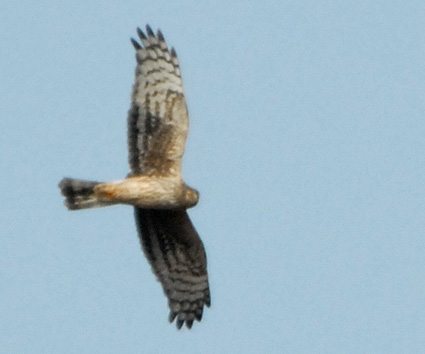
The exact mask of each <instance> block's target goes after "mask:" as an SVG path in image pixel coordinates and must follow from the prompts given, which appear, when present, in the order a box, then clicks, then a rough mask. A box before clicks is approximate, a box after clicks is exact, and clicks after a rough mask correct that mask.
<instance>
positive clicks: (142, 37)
mask: <svg viewBox="0 0 425 354" xmlns="http://www.w3.org/2000/svg"><path fill="white" fill-rule="evenodd" d="M137 34H138V35H139V37H140V39H141V40H144V39H147V37H146V35H145V34H144V33H143V31H142V30H141V29H140V27H137Z"/></svg>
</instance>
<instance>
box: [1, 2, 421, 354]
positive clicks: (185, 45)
mask: <svg viewBox="0 0 425 354" xmlns="http://www.w3.org/2000/svg"><path fill="white" fill-rule="evenodd" d="M146 23H149V24H150V25H151V26H152V27H153V28H154V29H156V28H161V30H162V31H163V33H164V36H165V38H166V40H167V42H168V43H169V45H171V46H174V47H175V48H176V50H177V53H178V55H179V58H180V62H181V68H182V73H183V78H184V83H185V88H186V94H187V99H188V106H189V110H190V115H191V130H190V135H189V139H188V142H187V149H186V155H185V160H184V176H185V179H186V180H187V182H188V184H190V185H192V186H194V187H196V188H197V189H198V190H199V191H200V192H201V201H200V203H199V205H198V206H197V207H196V208H194V209H192V210H191V211H190V216H191V218H192V220H193V222H194V225H195V226H196V228H197V230H198V231H199V233H200V235H201V237H202V239H203V241H204V244H205V246H206V249H207V256H208V262H209V275H210V283H211V291H212V306H211V308H210V309H207V310H206V311H205V313H204V318H203V320H202V322H201V323H196V324H195V325H194V327H193V329H192V330H191V331H188V330H186V329H183V330H182V331H177V330H176V329H175V327H174V325H170V324H168V322H167V316H168V309H167V303H166V299H165V297H164V296H163V294H162V290H161V288H160V285H159V283H157V282H156V280H155V278H154V276H153V274H152V273H151V271H150V268H149V265H148V264H147V261H146V259H145V258H144V256H143V254H142V252H141V250H140V246H139V241H138V238H137V234H136V229H135V225H134V220H133V213H132V210H131V208H129V207H124V206H117V207H111V208H104V209H98V210H88V211H80V212H72V213H71V212H69V211H67V210H66V209H65V207H63V201H62V198H61V196H60V193H59V189H58V188H57V184H58V182H59V180H60V179H61V178H62V177H64V176H69V177H77V178H87V179H96V180H109V179H118V178H121V177H124V176H125V175H126V174H127V172H128V165H127V150H126V149H127V147H126V117H127V111H128V109H129V104H130V90H131V85H132V82H133V75H134V67H135V58H134V49H133V47H132V46H131V43H130V41H129V38H130V37H132V36H135V35H136V32H135V29H136V27H137V26H144V25H145V24H146ZM424 33H425V3H424V2H423V1H408V2H405V1H397V0H395V1H373V2H372V1H339V2H337V1H303V0H301V1H262V2H259V1H257V2H253V1H233V2H230V1H215V2H212V1H210V2H207V1H195V0H192V1H189V0H188V1H175V2H171V1H163V0H157V1H149V2H148V1H134V0H132V1H98V0H94V1H90V2H83V1H78V2H75V1H74V2H70V1H47V0H40V1H37V2H34V1H28V0H24V1H19V2H17V1H16V2H15V1H6V2H3V3H2V4H1V5H0V38H1V43H2V44H1V48H2V49H1V51H0V77H1V80H0V107H1V109H0V112H1V119H0V129H1V139H0V171H1V176H2V178H1V180H2V187H1V189H0V197H1V200H2V203H1V206H0V223H1V233H0V235H1V240H2V242H1V247H0V284H1V286H0V303H1V304H2V305H1V307H0V347H1V348H2V352H4V353H14V354H15V353H16V354H18V353H43V354H44V353H105V354H106V353H178V352H185V353H263V352H264V353H335V354H340V353H362V354H363V353H385V354H391V353H422V352H423V348H424V346H425V336H424V335H423V334H424V331H425V238H424V230H425V154H424V151H425V139H424V134H425V60H424V58H425V39H424V38H425V37H424Z"/></svg>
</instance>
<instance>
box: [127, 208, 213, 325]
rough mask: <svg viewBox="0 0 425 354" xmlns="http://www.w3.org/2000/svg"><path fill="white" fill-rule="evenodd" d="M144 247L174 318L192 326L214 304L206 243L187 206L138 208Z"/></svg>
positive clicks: (137, 216) (138, 225) (136, 213)
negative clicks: (203, 242)
mask: <svg viewBox="0 0 425 354" xmlns="http://www.w3.org/2000/svg"><path fill="white" fill-rule="evenodd" d="M135 217H136V224H137V228H138V231H139V236H140V240H141V244H142V248H143V250H144V252H145V254H146V257H147V258H148V260H149V262H150V264H151V266H152V269H153V271H154V273H155V275H156V276H157V278H158V280H159V281H160V282H161V284H162V287H163V289H164V293H165V295H166V296H167V298H168V304H169V307H170V317H169V319H170V322H172V321H173V320H174V319H175V318H177V320H176V323H177V327H178V328H179V329H180V328H181V327H182V325H183V324H184V323H186V326H187V327H188V328H191V327H192V324H193V321H194V320H198V321H200V320H201V318H202V312H203V308H204V305H206V306H208V307H209V306H210V290H209V285H208V275H207V258H206V255H205V250H204V246H203V244H202V241H201V239H200V238H199V236H198V233H197V232H196V230H195V228H194V227H193V225H192V223H191V221H190V219H189V216H188V214H187V212H186V211H185V210H152V209H149V210H147V209H140V208H135Z"/></svg>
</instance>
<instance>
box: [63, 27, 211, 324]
mask: <svg viewBox="0 0 425 354" xmlns="http://www.w3.org/2000/svg"><path fill="white" fill-rule="evenodd" d="M137 34H138V37H139V38H138V40H136V39H134V38H131V43H132V44H133V46H134V48H135V50H136V61H137V65H136V70H135V81H134V84H133V88H132V94H131V107H130V110H129V113H128V118H127V129H128V136H127V140H128V141H127V143H128V162H129V167H130V172H129V174H128V175H127V176H126V178H124V179H121V180H117V181H110V182H98V181H90V180H81V179H74V178H63V179H62V180H61V181H60V183H59V188H60V190H61V193H62V195H63V196H64V197H65V201H64V204H65V206H66V207H67V208H68V209H69V210H81V209H87V208H96V207H106V206H111V205H116V204H124V205H130V206H133V207H134V215H135V221H136V228H137V232H138V235H139V238H140V243H141V246H142V249H143V251H144V254H145V256H146V258H147V259H148V261H149V263H150V265H151V268H152V271H153V273H154V274H155V275H156V278H157V280H159V282H160V283H161V285H162V288H163V291H164V294H165V296H166V297H167V298H168V306H169V309H170V314H169V321H170V322H173V321H174V320H176V326H177V328H178V329H181V328H182V326H183V325H184V324H185V325H186V327H187V328H192V325H193V322H194V321H195V320H196V321H201V319H202V315H203V310H204V307H209V306H210V304H211V296H210V288H209V282H208V273H207V258H206V253H205V248H204V245H203V242H202V240H201V239H200V237H199V235H198V233H197V231H196V229H195V227H194V226H193V224H192V222H191V220H190V218H189V215H188V213H187V209H189V208H192V207H194V206H195V205H196V204H197V203H198V200H199V192H198V191H197V190H196V189H194V188H192V187H189V186H188V185H187V184H186V183H185V182H184V180H183V178H182V157H183V153H184V149H185V142H186V137H187V133H188V129H189V114H188V109H187V104H186V99H185V91H184V87H183V81H182V76H181V71H180V64H179V60H178V58H177V54H176V51H175V49H174V48H171V49H169V48H168V45H167V42H166V41H165V39H164V36H163V34H162V32H161V31H160V30H159V29H158V31H157V33H156V34H155V33H154V32H153V30H152V29H151V27H150V26H149V25H146V32H144V31H143V30H141V29H140V28H137Z"/></svg>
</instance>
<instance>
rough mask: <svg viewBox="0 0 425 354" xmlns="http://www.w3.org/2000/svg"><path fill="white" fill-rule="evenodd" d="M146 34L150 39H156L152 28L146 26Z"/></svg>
mask: <svg viewBox="0 0 425 354" xmlns="http://www.w3.org/2000/svg"><path fill="white" fill-rule="evenodd" d="M146 33H147V34H148V36H149V37H155V33H153V31H152V28H151V26H149V25H146Z"/></svg>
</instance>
